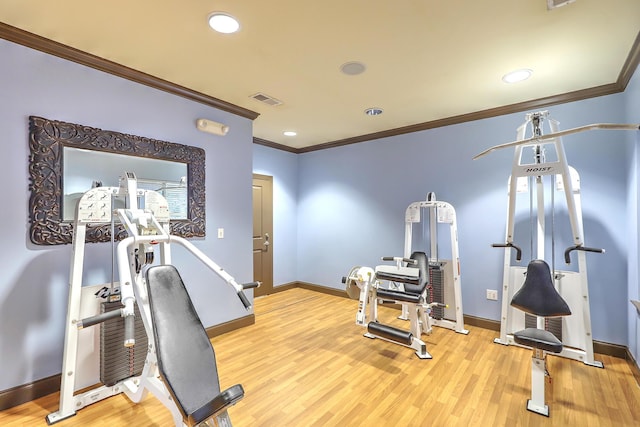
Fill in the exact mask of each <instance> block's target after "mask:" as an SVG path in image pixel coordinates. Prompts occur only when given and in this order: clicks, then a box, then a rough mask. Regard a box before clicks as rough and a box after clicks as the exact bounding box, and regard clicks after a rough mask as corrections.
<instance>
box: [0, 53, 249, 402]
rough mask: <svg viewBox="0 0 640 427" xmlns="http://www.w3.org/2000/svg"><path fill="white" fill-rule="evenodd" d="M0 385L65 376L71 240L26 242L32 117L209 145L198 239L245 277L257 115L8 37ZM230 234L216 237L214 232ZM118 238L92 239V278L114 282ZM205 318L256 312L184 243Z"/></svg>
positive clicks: (185, 266) (180, 255)
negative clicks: (210, 128)
mask: <svg viewBox="0 0 640 427" xmlns="http://www.w3.org/2000/svg"><path fill="white" fill-rule="evenodd" d="M0 58H2V66H1V67H0V94H1V96H0V97H1V101H0V129H2V132H0V138H2V140H1V141H0V156H1V157H2V163H3V167H2V168H0V181H1V182H3V191H2V198H3V209H2V210H0V216H1V218H0V219H1V220H0V229H1V230H0V234H1V235H2V246H1V248H0V251H1V254H0V255H1V256H0V271H2V280H0V372H1V374H0V390H6V389H9V388H12V387H15V386H19V385H22V384H26V383H29V382H32V381H36V380H38V379H41V378H45V377H48V376H51V375H55V374H59V373H60V368H61V364H62V362H61V361H62V343H63V334H64V322H65V315H66V305H67V294H68V293H67V286H68V280H69V279H68V276H69V261H70V255H71V246H70V245H66V246H54V247H42V246H35V245H33V244H32V243H31V242H30V241H29V239H28V217H29V215H28V205H29V179H28V178H29V174H28V168H27V167H28V159H29V149H28V117H29V115H38V116H42V117H46V118H49V119H56V120H63V121H67V122H72V123H78V124H83V125H88V126H92V127H98V128H102V129H107V130H113V131H118V132H122V133H128V134H134V135H140V136H145V137H149V138H154V139H159V140H164V141H170V142H175V143H181V144H187V145H192V146H197V147H201V148H203V149H204V150H205V152H206V220H207V230H206V232H207V236H208V237H206V238H204V239H197V240H194V244H196V245H197V246H198V247H199V248H200V249H201V250H203V251H204V252H205V253H207V254H208V255H209V256H210V257H211V258H213V259H214V260H215V261H216V262H217V263H219V264H220V265H221V266H223V267H224V268H225V269H226V270H227V271H228V272H229V273H230V274H232V275H234V276H235V277H236V279H237V280H238V281H239V282H247V281H251V280H252V277H253V272H252V268H251V265H252V255H251V253H252V250H251V230H252V223H251V222H252V210H251V170H252V160H251V159H252V149H253V147H252V122H251V121H250V120H248V119H244V118H242V117H238V116H236V115H233V114H229V113H225V112H222V111H219V110H217V109H214V108H211V107H208V106H205V105H202V104H198V103H195V102H191V101H188V100H185V99H183V98H180V97H176V96H173V95H170V94H168V93H165V92H162V91H158V90H155V89H151V88H149V87H146V86H142V85H139V84H135V83H133V82H130V81H127V80H124V79H121V78H117V77H114V76H112V75H109V74H106V73H102V72H99V71H96V70H93V69H90V68H87V67H83V66H80V65H77V64H74V63H71V62H68V61H64V60H62V59H59V58H56V57H53V56H49V55H46V54H43V53H40V52H37V51H34V50H31V49H28V48H25V47H22V46H19V45H16V44H13V43H10V42H7V41H4V40H0ZM199 117H204V118H207V119H211V120H215V121H218V122H223V123H225V124H227V125H229V126H230V128H231V130H230V131H229V134H228V135H227V136H226V137H216V136H213V135H210V134H205V133H201V132H198V131H197V130H196V127H195V120H196V119H197V118H199ZM220 227H223V228H225V238H224V239H216V238H215V237H214V236H216V229H217V228H220ZM109 249H110V245H109V244H91V245H88V246H87V251H86V257H87V263H86V268H85V272H86V274H85V279H86V284H96V283H104V282H106V281H108V280H109V279H110V271H111V267H110V263H111V258H110V255H109ZM174 264H175V265H176V266H177V267H178V269H179V270H180V272H181V274H182V276H183V279H184V281H185V283H186V284H187V287H188V288H189V291H190V292H191V296H192V299H193V300H194V303H195V306H196V309H197V310H198V312H199V314H200V316H201V319H202V321H203V324H204V326H205V327H209V326H213V325H216V324H219V323H222V322H226V321H230V320H233V319H236V318H239V317H241V316H244V315H246V314H247V313H246V312H245V311H244V309H243V308H242V305H241V304H240V302H239V301H238V299H237V298H236V297H235V294H234V293H233V291H232V290H231V289H230V288H229V287H228V286H226V285H225V284H224V283H223V282H222V281H220V280H218V279H216V278H215V277H214V276H213V275H212V274H211V273H209V272H208V271H207V270H206V269H205V268H204V267H203V266H201V265H200V264H199V263H198V262H197V261H196V260H195V259H192V258H191V257H188V256H187V255H186V254H185V251H184V249H176V250H175V251H174Z"/></svg>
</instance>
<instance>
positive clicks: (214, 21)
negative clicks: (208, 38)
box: [209, 12, 240, 34]
mask: <svg viewBox="0 0 640 427" xmlns="http://www.w3.org/2000/svg"><path fill="white" fill-rule="evenodd" d="M209 26H210V27H211V28H212V29H213V30H215V31H217V32H219V33H224V34H230V33H235V32H236V31H238V30H239V29H240V23H239V22H238V20H237V19H236V18H234V17H233V16H231V15H229V14H228V13H225V12H213V13H212V14H211V15H209Z"/></svg>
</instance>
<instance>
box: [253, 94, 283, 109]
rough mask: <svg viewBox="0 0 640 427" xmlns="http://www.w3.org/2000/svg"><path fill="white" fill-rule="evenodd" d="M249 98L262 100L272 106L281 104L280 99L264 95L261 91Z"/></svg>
mask: <svg viewBox="0 0 640 427" xmlns="http://www.w3.org/2000/svg"><path fill="white" fill-rule="evenodd" d="M251 98H253V99H255V100H256V101H259V102H262V103H263V104H267V105H270V106H272V107H277V106H278V105H281V104H282V101H280V100H279V99H275V98H274V97H273V96H269V95H265V94H264V93H262V92H258V93H256V94H255V95H251Z"/></svg>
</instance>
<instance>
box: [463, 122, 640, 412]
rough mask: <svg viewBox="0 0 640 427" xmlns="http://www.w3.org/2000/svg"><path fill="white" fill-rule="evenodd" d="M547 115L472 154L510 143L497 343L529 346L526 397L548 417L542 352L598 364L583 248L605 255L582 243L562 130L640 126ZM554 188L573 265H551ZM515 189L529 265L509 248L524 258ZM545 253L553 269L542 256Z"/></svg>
mask: <svg viewBox="0 0 640 427" xmlns="http://www.w3.org/2000/svg"><path fill="white" fill-rule="evenodd" d="M548 116H549V114H548V112H547V111H542V112H536V113H529V114H527V115H526V121H525V123H524V124H522V125H521V126H520V127H519V128H518V130H517V140H516V141H514V142H511V143H507V144H502V145H498V146H495V147H492V148H489V149H488V150H485V151H483V152H482V153H480V154H478V155H477V156H476V157H475V158H474V159H477V158H480V157H482V156H484V155H486V154H489V153H490V152H492V151H494V150H497V149H502V148H508V147H515V154H514V158H513V163H512V170H511V177H510V179H509V191H508V207H507V225H506V241H505V243H498V244H493V245H492V246H493V247H500V248H504V249H505V250H504V273H503V280H502V283H503V284H502V312H501V322H500V337H499V338H496V339H495V342H496V343H499V344H503V345H511V344H516V345H522V346H525V347H531V348H532V349H533V357H532V365H531V378H532V385H531V399H529V401H528V402H527V409H528V410H530V411H532V412H536V413H539V414H542V415H545V416H548V415H549V408H548V406H547V405H546V404H545V402H544V394H545V393H544V386H545V383H544V381H545V376H548V372H547V369H546V355H547V353H554V354H557V355H559V356H562V357H566V358H570V359H574V360H579V361H582V362H584V363H585V364H587V365H590V366H596V367H600V368H602V367H603V365H602V363H601V362H599V361H596V360H595V359H594V352H593V337H592V332H591V314H590V305H589V287H588V282H587V263H586V252H596V253H603V252H604V250H603V249H599V248H592V247H587V246H585V245H584V232H583V223H582V205H581V199H580V178H579V175H578V173H577V172H576V170H575V169H573V168H572V167H570V166H569V164H568V163H567V159H566V155H565V151H564V147H563V145H562V136H565V135H569V134H573V133H579V132H584V131H589V130H596V129H603V130H638V129H639V128H640V127H639V126H638V125H625V124H622V125H619V124H593V125H588V126H582V127H578V128H574V129H569V130H566V131H559V130H558V126H559V123H558V122H557V121H556V120H553V119H549V118H548ZM545 122H548V124H549V128H550V130H551V133H549V134H547V135H544V134H543V124H544V123H545ZM528 127H530V128H531V132H532V135H531V136H530V137H528V138H527V137H526V135H525V134H526V132H527V128H528ZM526 147H530V148H532V153H531V155H530V158H528V159H527V158H525V156H524V154H526V153H524V151H523V150H524V149H525V148H526ZM547 148H552V149H553V151H552V152H551V153H547ZM549 154H551V156H549ZM545 179H546V181H548V184H549V185H550V191H549V199H550V201H549V200H548V198H547V197H545V190H544V186H545ZM556 191H558V192H562V193H563V194H564V199H565V201H566V208H567V214H568V217H569V222H570V226H571V233H572V234H571V236H572V239H573V241H572V243H573V244H572V245H571V246H569V247H568V248H566V250H565V251H564V260H565V262H566V264H567V265H568V264H570V263H571V252H573V251H576V252H577V270H576V271H564V270H558V269H556V268H555V237H554V204H555V192H556ZM518 193H528V194H529V212H530V222H531V224H532V225H531V228H532V229H531V257H532V261H531V262H530V263H529V265H528V266H527V267H521V266H516V265H512V264H511V255H512V253H511V250H512V249H513V250H515V251H516V256H515V259H516V261H517V262H519V261H520V260H521V258H522V250H521V248H520V247H519V246H517V245H515V244H514V236H515V222H516V199H517V198H518V197H517V195H518ZM547 203H549V204H550V207H551V212H550V213H551V219H552V226H551V233H550V235H551V251H552V254H551V256H550V257H547V256H546V254H545V242H546V239H547V238H548V233H547V230H546V227H545V225H546V224H545V216H546V214H547V210H546V207H548V206H545V204H547ZM534 242H535V251H534ZM534 253H535V258H534ZM549 258H550V260H551V262H550V264H551V268H550V267H549V263H547V262H546V261H545V260H546V259H549Z"/></svg>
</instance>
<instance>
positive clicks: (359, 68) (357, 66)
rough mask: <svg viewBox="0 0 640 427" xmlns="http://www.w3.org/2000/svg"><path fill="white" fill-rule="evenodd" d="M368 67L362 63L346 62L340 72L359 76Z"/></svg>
mask: <svg viewBox="0 0 640 427" xmlns="http://www.w3.org/2000/svg"><path fill="white" fill-rule="evenodd" d="M366 69H367V67H366V66H365V65H364V64H363V63H362V62H357V61H351V62H345V63H344V64H342V65H341V66H340V71H342V72H343V73H344V74H346V75H348V76H357V75H358V74H362V73H364V71H365V70H366Z"/></svg>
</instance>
